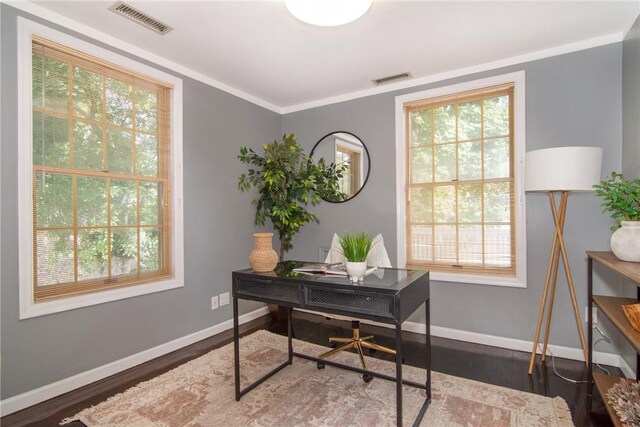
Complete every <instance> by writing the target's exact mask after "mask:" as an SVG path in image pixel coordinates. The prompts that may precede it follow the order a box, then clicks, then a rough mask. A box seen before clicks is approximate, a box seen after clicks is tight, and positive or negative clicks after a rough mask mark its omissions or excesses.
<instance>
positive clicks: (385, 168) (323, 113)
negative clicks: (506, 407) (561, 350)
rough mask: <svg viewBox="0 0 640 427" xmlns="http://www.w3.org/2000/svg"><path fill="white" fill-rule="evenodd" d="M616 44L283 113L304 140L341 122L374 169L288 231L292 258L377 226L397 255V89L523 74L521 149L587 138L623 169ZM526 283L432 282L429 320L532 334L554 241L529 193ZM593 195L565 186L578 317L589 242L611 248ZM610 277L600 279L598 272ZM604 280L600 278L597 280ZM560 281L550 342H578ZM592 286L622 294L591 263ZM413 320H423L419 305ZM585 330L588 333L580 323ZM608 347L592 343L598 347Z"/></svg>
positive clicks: (543, 200)
mask: <svg viewBox="0 0 640 427" xmlns="http://www.w3.org/2000/svg"><path fill="white" fill-rule="evenodd" d="M621 63H622V45H621V44H620V43H617V44H612V45H608V46H603V47H598V48H594V49H589V50H584V51H580V52H575V53H571V54H567V55H562V56H557V57H553V58H548V59H543V60H538V61H533V62H529V63H525V64H521V65H517V66H511V67H507V68H503V69H499V70H494V71H490V72H484V73H479V74H474V75H470V76H465V77H460V78H456V79H451V80H447V81H443V82H438V83H436V84H430V85H425V86H420V87H415V88H411V89H407V90H401V91H396V92H392V93H385V94H380V95H375V96H369V97H366V98H361V99H356V100H352V101H346V102H341V103H337V104H333V105H328V106H323V107H318V108H314V109H310V110H305V111H300V112H295V113H290V114H287V115H285V116H284V118H283V121H282V131H283V132H294V133H295V134H296V135H298V137H299V140H300V141H302V142H303V143H305V144H306V146H307V148H310V147H311V146H312V145H313V143H314V142H315V141H316V140H317V139H318V138H320V137H321V136H322V135H325V134H326V133H328V132H330V131H332V130H345V131H350V132H353V133H355V134H356V135H358V136H359V137H360V138H361V139H362V140H363V141H364V143H365V144H366V145H367V147H368V149H369V152H370V156H371V175H370V177H369V182H368V183H367V186H366V187H365V188H364V189H363V191H362V192H361V193H360V194H359V195H358V196H357V197H356V198H355V199H353V200H352V201H349V202H347V203H344V204H338V205H335V204H322V205H320V206H319V207H318V208H317V209H316V210H315V213H316V214H317V216H318V218H319V220H320V225H317V226H316V225H311V226H307V227H305V228H304V229H303V231H302V232H301V233H300V235H298V236H297V237H296V238H295V239H294V242H293V244H294V250H293V251H292V253H291V254H289V255H288V257H289V258H300V259H316V258H317V256H318V255H317V254H318V247H321V246H329V245H330V239H331V236H332V234H333V233H334V232H341V231H345V230H352V231H358V230H363V231H367V232H370V233H378V232H381V233H382V234H383V236H384V239H385V244H386V246H387V249H388V251H389V255H390V257H391V260H392V263H394V262H395V260H396V253H397V250H398V248H397V247H396V194H395V180H396V173H395V158H396V153H395V122H394V120H395V119H394V97H395V96H397V95H400V94H403V93H409V92H416V91H420V90H424V89H430V88H434V87H439V86H446V85H450V84H454V83H460V82H463V81H468V80H473V79H478V78H483V77H487V76H491V75H496V74H503V73H507V72H512V71H516V70H525V72H526V143H527V147H526V149H527V151H529V150H535V149H540V148H547V147H555V146H572V145H590V146H598V147H602V148H603V149H604V165H603V171H611V170H620V166H621V149H622V135H621V132H622V131H621V122H622V111H621V107H622V95H621V88H622V80H621V79H622V70H621ZM526 201H527V263H528V275H527V276H528V287H527V288H526V289H514V288H503V287H496V286H484V285H470V284H462V283H448V282H432V283H433V284H432V316H433V317H432V323H433V324H434V325H437V326H443V327H448V328H455V329H461V330H465V331H472V332H478V333H483V334H490V335H497V336H502V337H509V338H516V339H521V340H532V339H533V335H534V332H535V321H536V318H537V314H538V307H539V304H540V298H541V294H542V287H543V284H544V279H545V273H546V265H547V259H548V256H549V255H548V254H549V249H550V245H551V239H552V236H553V234H552V232H553V227H552V219H551V211H550V208H549V203H548V198H547V197H546V196H545V195H541V194H531V195H528V196H527V200H526ZM598 205H599V200H598V199H597V198H596V196H595V195H594V194H593V193H584V194H579V193H576V194H572V195H571V197H570V198H569V206H568V212H567V215H568V218H567V225H566V228H565V230H566V231H565V234H566V245H567V250H568V254H569V259H570V263H571V267H572V272H573V276H574V280H575V284H576V288H577V289H576V291H577V296H578V301H579V305H580V307H581V308H580V310H581V311H580V312H581V315H582V316H583V315H584V314H583V313H584V306H586V304H587V289H586V258H585V251H586V250H608V249H609V236H610V231H609V226H610V221H609V219H608V218H607V217H606V216H604V215H602V214H601V211H600V208H599V206H598ZM603 276H607V277H603ZM603 279H604V280H603ZM565 283H566V281H565V279H564V278H563V277H562V276H561V277H560V282H559V287H558V292H557V296H556V303H555V313H554V318H553V324H552V333H551V339H550V342H551V343H552V344H557V345H563V346H569V347H575V348H578V347H579V345H580V344H579V339H578V333H577V330H576V325H575V321H574V318H573V314H572V311H571V303H570V299H569V293H568V290H567V287H566V285H565ZM596 291H597V292H599V293H603V294H616V293H618V292H620V283H619V281H617V280H616V279H615V277H613V278H612V277H608V273H607V272H606V271H600V270H599V269H598V270H597V271H596ZM418 313H419V314H417V315H414V317H413V318H412V319H411V320H414V321H418V322H423V321H424V318H423V317H422V311H421V310H420V311H419V312H418ZM585 333H586V331H585ZM603 349H604V350H611V348H610V347H606V346H600V345H599V346H598V350H603Z"/></svg>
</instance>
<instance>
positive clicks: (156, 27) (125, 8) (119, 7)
mask: <svg viewBox="0 0 640 427" xmlns="http://www.w3.org/2000/svg"><path fill="white" fill-rule="evenodd" d="M109 10H110V11H112V12H115V13H117V14H118V15H122V16H124V17H125V18H128V19H130V20H132V21H133V22H137V23H138V24H140V25H142V26H143V27H145V28H148V29H150V30H152V31H155V32H156V33H158V34H161V35H164V34H167V33H168V32H169V31H171V30H173V28H171V27H170V26H168V25H167V24H164V23H162V22H160V21H158V20H157V19H155V18H152V17H151V16H149V15H147V14H146V13H144V12H141V11H139V10H138V9H136V8H135V7H132V6H129V5H128V4H126V3H125V2H122V1H119V2H116V3H114V4H113V5H112V6H111V7H110V8H109Z"/></svg>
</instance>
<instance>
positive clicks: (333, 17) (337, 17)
mask: <svg viewBox="0 0 640 427" xmlns="http://www.w3.org/2000/svg"><path fill="white" fill-rule="evenodd" d="M372 2H373V0H285V2H284V4H285V6H286V7H287V10H288V11H289V12H290V13H291V14H292V15H293V16H295V17H296V18H298V19H299V20H301V21H303V22H306V23H308V24H312V25H318V26H322V27H333V26H336V25H344V24H348V23H349V22H352V21H355V20H356V19H358V18H360V17H361V16H362V15H364V14H365V13H367V11H368V10H369V8H370V7H371V3H372Z"/></svg>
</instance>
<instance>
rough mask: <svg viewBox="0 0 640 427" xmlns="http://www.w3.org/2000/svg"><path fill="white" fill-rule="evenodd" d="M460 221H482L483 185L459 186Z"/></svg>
mask: <svg viewBox="0 0 640 427" xmlns="http://www.w3.org/2000/svg"><path fill="white" fill-rule="evenodd" d="M458 221H459V222H481V221H482V186H481V185H480V184H478V185H460V186H459V187H458Z"/></svg>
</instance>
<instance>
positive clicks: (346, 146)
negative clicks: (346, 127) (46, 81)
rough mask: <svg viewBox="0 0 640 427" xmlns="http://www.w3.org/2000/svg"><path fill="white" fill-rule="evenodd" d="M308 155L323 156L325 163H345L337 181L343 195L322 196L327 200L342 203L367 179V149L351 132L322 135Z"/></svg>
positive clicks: (355, 194)
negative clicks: (340, 196)
mask: <svg viewBox="0 0 640 427" xmlns="http://www.w3.org/2000/svg"><path fill="white" fill-rule="evenodd" d="M310 156H311V157H314V158H316V159H320V158H324V160H325V161H326V162H327V163H335V164H336V165H338V166H339V165H346V169H345V171H344V173H343V174H342V178H341V179H340V182H339V187H340V191H341V192H342V193H343V194H344V196H343V197H342V198H335V199H333V200H332V199H328V198H325V197H323V200H325V201H327V202H331V203H342V202H346V201H347V200H351V199H353V198H354V197H356V196H357V195H358V193H360V191H362V188H363V187H364V185H365V184H366V183H367V180H368V179H369V171H370V170H371V162H370V159H369V150H367V147H366V145H364V143H363V142H362V140H361V139H360V138H358V137H357V136H355V135H354V134H352V133H351V132H345V131H339V132H331V133H329V134H327V135H325V136H323V137H322V138H320V140H319V141H318V142H316V145H314V146H313V150H311V155H310Z"/></svg>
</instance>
